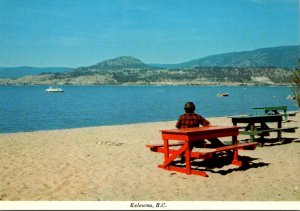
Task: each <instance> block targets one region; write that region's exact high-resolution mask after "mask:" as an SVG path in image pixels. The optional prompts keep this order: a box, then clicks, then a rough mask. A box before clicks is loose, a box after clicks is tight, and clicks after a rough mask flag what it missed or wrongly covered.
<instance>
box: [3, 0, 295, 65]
mask: <svg viewBox="0 0 300 211" xmlns="http://www.w3.org/2000/svg"><path fill="white" fill-rule="evenodd" d="M284 45H299V2H298V0H0V67H14V66H35V67H47V66H56V67H58V66H64V67H78V66H89V65H93V64H95V63H98V62H101V61H103V60H106V59H111V58H116V57H119V56H133V57H136V58H138V59H140V60H142V61H143V62H145V63H165V64H172V63H180V62H185V61H189V60H192V59H197V58H202V57H205V56H209V55H213V54H220V53H226V52H233V51H235V52H236V51H247V50H254V49H258V48H264V47H275V46H284Z"/></svg>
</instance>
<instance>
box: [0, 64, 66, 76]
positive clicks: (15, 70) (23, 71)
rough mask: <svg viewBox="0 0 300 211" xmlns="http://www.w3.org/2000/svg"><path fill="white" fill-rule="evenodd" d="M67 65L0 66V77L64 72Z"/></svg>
mask: <svg viewBox="0 0 300 211" xmlns="http://www.w3.org/2000/svg"><path fill="white" fill-rule="evenodd" d="M70 70H71V68H68V67H25V66H24V67H0V78H18V77H23V76H27V75H38V74H42V73H64V72H67V71H70Z"/></svg>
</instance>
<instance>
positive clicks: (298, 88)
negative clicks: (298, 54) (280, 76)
mask: <svg viewBox="0 0 300 211" xmlns="http://www.w3.org/2000/svg"><path fill="white" fill-rule="evenodd" d="M292 78H293V89H294V94H295V98H296V101H297V103H298V106H299V107H300V59H299V60H298V66H297V67H296V68H295V70H294V72H293V76H292Z"/></svg>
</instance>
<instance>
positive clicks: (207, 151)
mask: <svg viewBox="0 0 300 211" xmlns="http://www.w3.org/2000/svg"><path fill="white" fill-rule="evenodd" d="M257 144H258V143H257V142H251V143H241V144H236V145H227V146H222V147H217V148H201V149H200V150H202V151H200V152H195V151H192V152H191V155H190V156H191V158H198V159H210V158H211V157H212V156H213V154H216V153H218V152H226V151H230V150H237V149H239V150H254V149H255V148H256V145H257ZM182 145H183V144H180V143H179V144H170V145H169V146H182ZM146 147H149V148H150V150H151V151H154V152H161V153H164V152H165V150H164V145H162V144H159V145H150V144H148V145H146ZM176 151H177V150H176V149H169V153H170V154H174V153H175V152H176Z"/></svg>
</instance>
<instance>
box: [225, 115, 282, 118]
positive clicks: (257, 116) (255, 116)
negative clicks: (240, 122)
mask: <svg viewBox="0 0 300 211" xmlns="http://www.w3.org/2000/svg"><path fill="white" fill-rule="evenodd" d="M282 116H284V114H251V115H237V116H229V118H232V119H255V118H256V119H270V118H276V117H277V118H278V117H282Z"/></svg>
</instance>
